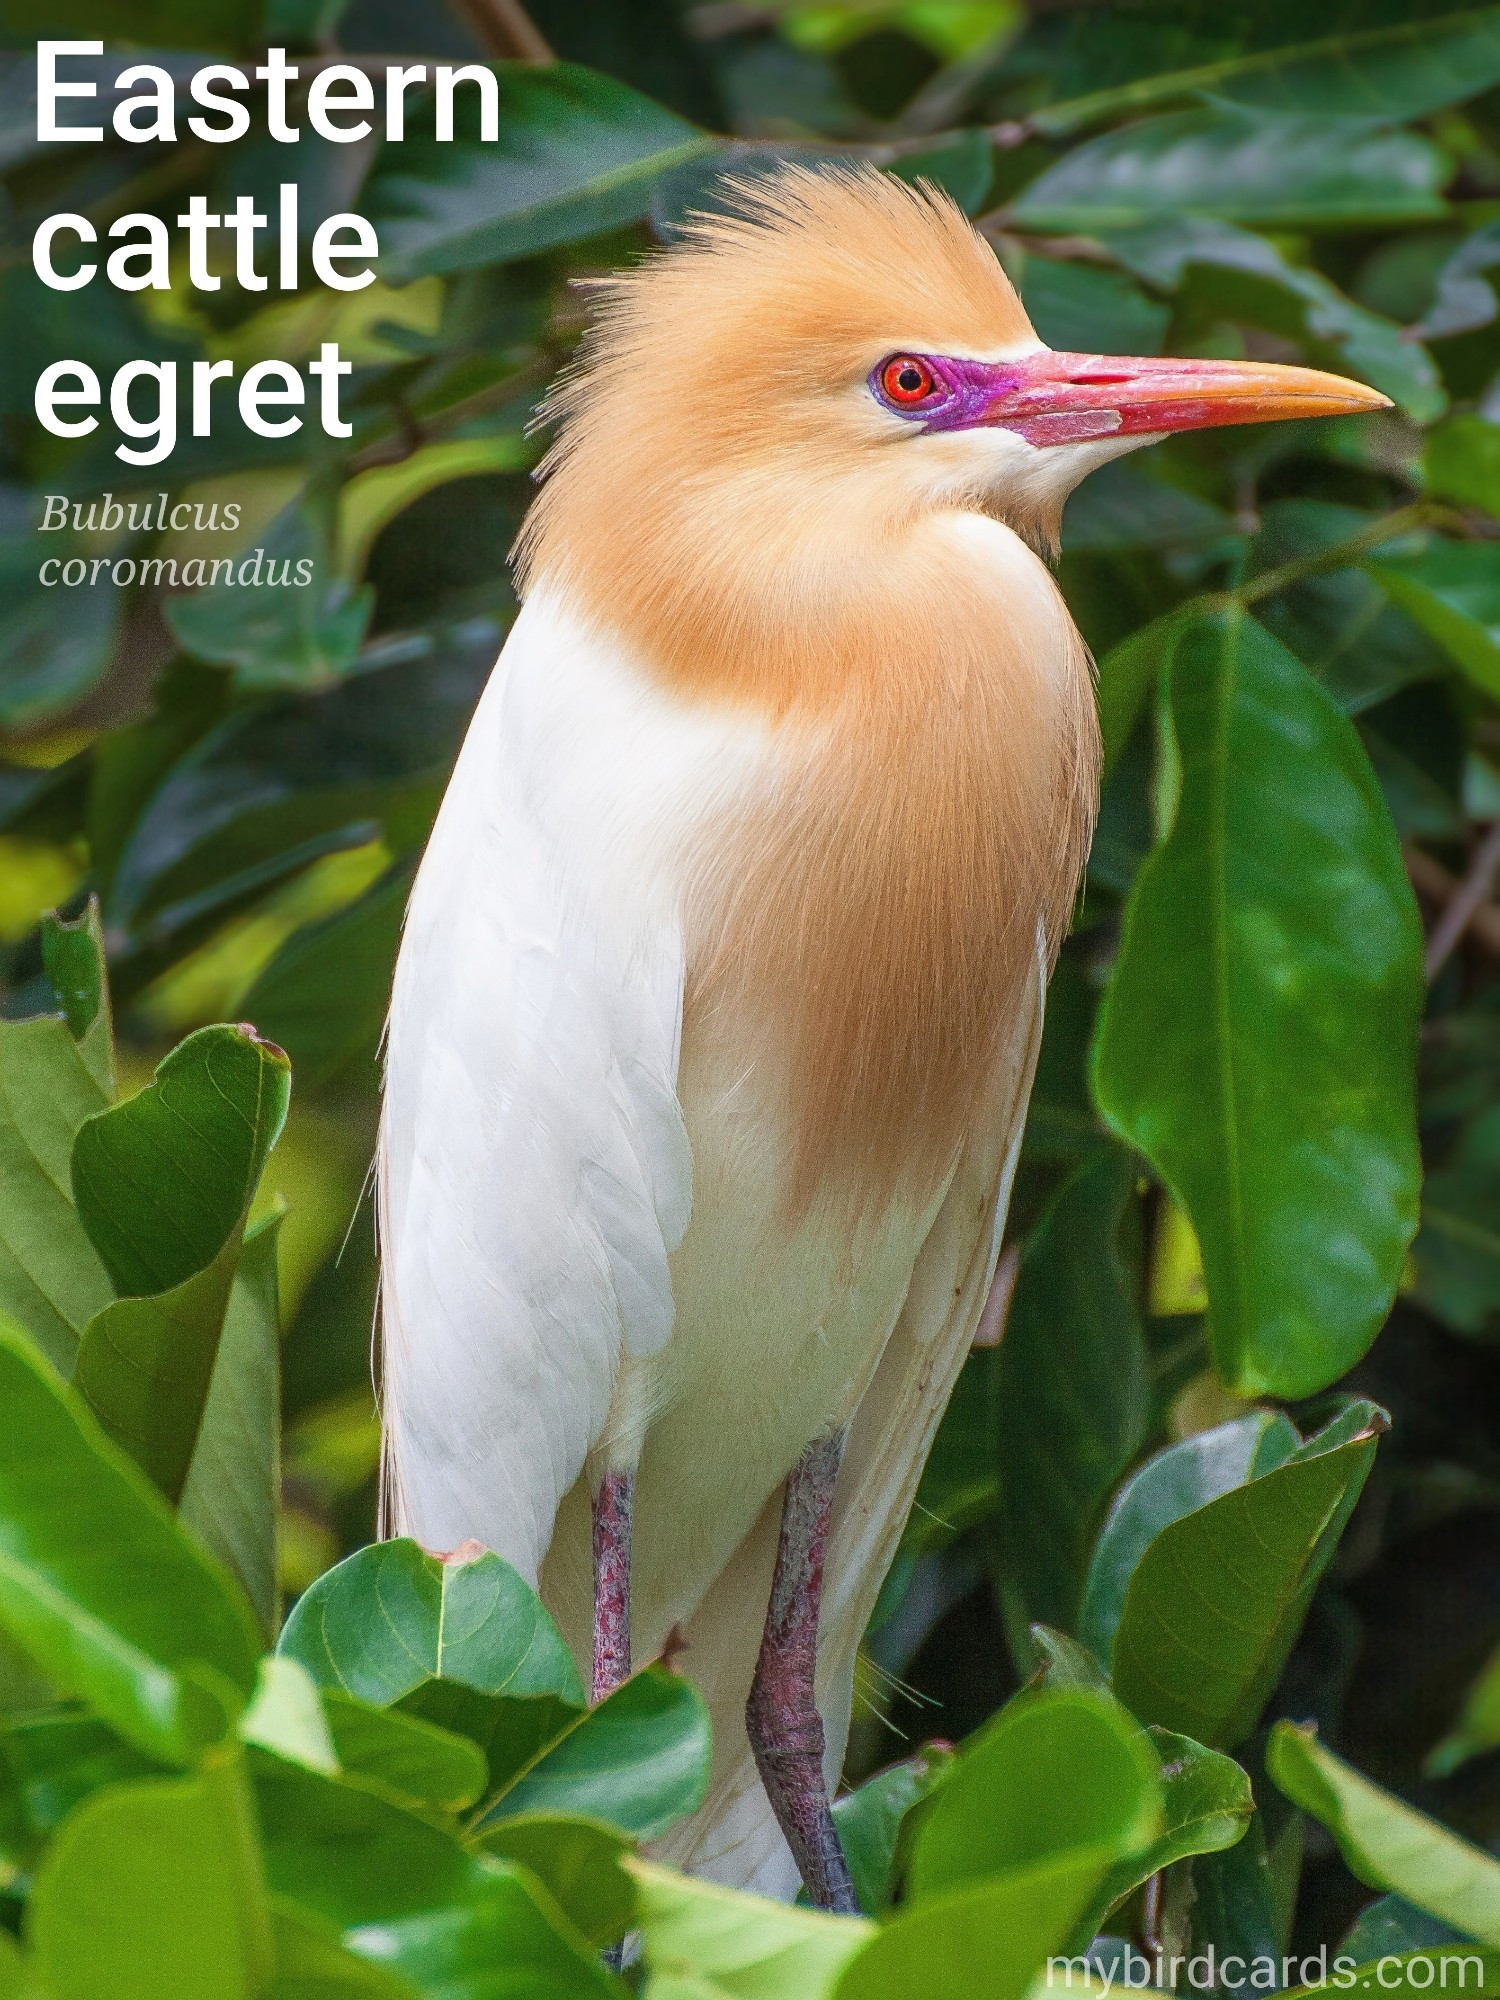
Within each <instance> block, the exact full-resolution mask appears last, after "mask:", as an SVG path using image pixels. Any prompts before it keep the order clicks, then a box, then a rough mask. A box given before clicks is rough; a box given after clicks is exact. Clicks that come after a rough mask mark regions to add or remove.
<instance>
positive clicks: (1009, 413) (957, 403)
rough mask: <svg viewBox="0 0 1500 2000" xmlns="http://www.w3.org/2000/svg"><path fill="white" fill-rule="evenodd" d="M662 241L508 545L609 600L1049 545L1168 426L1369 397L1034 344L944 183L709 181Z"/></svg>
mask: <svg viewBox="0 0 1500 2000" xmlns="http://www.w3.org/2000/svg"><path fill="white" fill-rule="evenodd" d="M728 200H729V206H728V209H727V211H726V212H723V213H716V214H712V215H703V216H699V217H697V218H695V219H694V220H693V221H692V222H691V223H690V224H689V225H688V227H687V228H686V230H685V231H684V232H683V234H682V236H681V238H680V239H679V240H678V241H677V242H676V243H674V244H673V245H672V246H671V247H670V248H668V249H666V250H664V251H661V252H659V253H657V254H656V255H655V256H653V257H651V258H648V259H647V260H646V261H645V262H644V263H643V264H642V265H640V266H639V267H638V268H636V269H635V270H632V271H629V272H626V273H623V274H621V275H619V276H616V277H612V278H608V279H605V280H602V281H600V282H599V283H598V284H597V285H596V288H595V291H596V313H595V318H594V324H593V327H592V330H591V333H590V335H589V336H588V338H587V339H586V340H585V343H584V346H583V349H582V351H581V355H580V359H579V363H578V365H577V366H576V368H575V369H574V370H573V371H572V372H571V374H570V375H569V376H568V377H567V378H565V380H564V381H563V383H562V384H561V385H560V387H559V388H558V390H556V391H555V392H554V395H553V397H552V398H551V400H550V404H549V407H548V412H547V414H548V416H549V417H550V418H551V419H552V420H553V421H555V422H557V423H558V425H559V435H558V439H557V442H556V444H555V445H554V447H553V449H552V451H551V452H550V453H549V455H548V458H547V460H546V462H545V465H544V468H543V469H544V472H545V473H546V474H547V478H546V482H545V484H544V487H543V491H542V494H541V496H540V499H539V502H538V504H537V506H536V508H534V510H533V514H532V518H531V520H530V521H529V523H528V527H527V531H526V533H525V535H524V536H523V541H522V556H523V562H524V564H525V565H526V567H527V568H528V569H529V571H530V572H531V574H533V575H537V574H542V573H544V572H546V571H549V570H558V571H563V572H566V571H570V570H571V571H572V572H573V574H574V575H575V576H576V575H577V574H578V572H579V571H580V569H581V568H582V567H585V566H587V567H588V568H589V569H591V571H592V572H593V574H594V575H595V576H596V577H597V576H599V575H600V573H601V571H603V572H604V573H606V574H607V575H608V576H609V577H610V579H611V580H610V581H609V582H607V583H606V584H605V586H604V587H605V588H606V589H608V590H609V591H610V594H611V599H612V601H613V602H623V600H624V598H626V597H628V596H629V595H630V594H631V591H632V589H636V590H639V589H640V588H649V589H651V590H652V591H653V592H655V593H656V594H657V595H658V596H660V594H661V593H662V592H663V591H665V590H667V589H668V588H670V587H673V585H674V584H681V583H682V582H683V580H684V578H685V577H687V576H689V575H702V576H703V577H704V579H705V582H706V581H707V577H708V573H709V571H710V570H713V569H717V570H718V571H719V574H718V576H717V578H716V580H715V582H714V584H713V590H714V595H715V602H716V603H718V604H720V605H724V604H727V603H730V602H732V601H733V600H734V598H735V596H736V589H737V586H736V584H735V582H734V579H733V578H732V577H730V576H729V575H728V574H727V573H726V572H725V567H724V566H725V564H726V563H729V562H730V561H731V560H733V559H734V558H732V557H731V551H737V552H738V556H737V560H738V561H739V562H740V564H741V566H742V567H743V566H744V565H745V564H746V563H752V562H753V564H754V565H755V566H756V567H757V568H758V570H759V574H760V577H761V579H762V581H764V579H765V577H766V575H767V572H768V569H769V570H773V571H774V570H775V569H777V567H778V566H779V567H780V569H781V571H782V573H783V575H784V578H785V581H786V588H787V591H788V592H790V593H791V595H792V596H793V597H795V596H796V595H797V594H798V592H797V588H796V585H795V582H794V578H795V576H801V577H802V578H803V581H804V584H805V589H804V590H803V592H802V595H803V596H804V597H805V596H806V595H808V594H810V593H813V592H816V591H819V590H822V589H823V588H825V587H826V586H828V585H829V583H830V582H832V583H833V584H834V586H835V588H836V580H837V578H838V576H839V575H841V574H843V573H845V572H846V571H847V567H848V565H849V564H850V562H851V561H853V562H856V563H858V561H859V558H860V557H861V556H867V557H870V556H871V555H872V552H874V553H873V557H872V559H873V560H875V561H879V560H883V559H884V554H885V553H886V552H888V550H889V547H890V545H891V539H892V537H893V536H897V537H899V535H900V534H901V533H902V531H903V530H904V529H907V528H909V527H910V526H911V524H912V522H913V520H914V519H916V518H919V517H921V516H923V515H930V514H931V513H933V512H935V511H943V510H954V509H958V510H970V511H977V512H980V513H983V514H987V515H989V516H990V517H992V518H994V519H996V520H999V521H1002V522H1004V523H1005V524H1006V525H1008V526H1009V527H1011V528H1013V529H1014V530H1015V531H1016V532H1017V533H1018V534H1020V535H1021V536H1023V537H1024V538H1025V539H1026V540H1028V541H1029V542H1031V543H1032V544H1033V545H1041V546H1045V545H1048V544H1055V542H1056V538H1057V531H1058V524H1059V521H1060V517H1061V512H1062V506H1063V502H1064V501H1065V499H1066V498H1067V495H1068V494H1069V492H1070V491H1071V490H1072V489H1073V487H1074V486H1076V485H1077V483H1078V481H1079V480H1080V479H1082V478H1083V477H1084V476H1085V475H1086V474H1087V473H1088V472H1090V471H1092V470H1093V469H1094V468H1095V467H1096V466H1099V465H1101V464H1103V463H1104V462H1105V461H1106V460H1108V459H1111V458H1116V457H1118V456H1119V455H1120V454H1121V453H1122V452H1126V451H1131V450H1134V449H1135V448H1136V447H1137V446H1140V445H1143V444H1149V443H1151V442H1152V441H1153V440H1155V439H1157V438H1159V437H1161V436H1163V435H1165V434H1166V433H1169V432H1172V431H1184V430H1196V429H1201V428H1204V427H1206V426H1209V425H1218V424H1235V423H1259V422H1264V421H1266V420H1267V419H1270V418H1277V417H1308V416H1325V415H1332V414H1335V413H1339V412H1347V411H1358V410H1370V409H1375V408H1379V407H1382V406H1383V405H1384V404H1385V403H1386V398H1385V397H1383V396H1381V395H1379V394H1377V393H1376V392H1375V391H1374V390H1371V389H1367V388H1365V387H1364V386H1363V385H1362V384H1361V383H1358V382H1354V381H1349V380H1346V379H1345V378H1343V377H1341V376H1335V375H1328V374H1323V373H1320V372H1318V371H1315V370H1313V369H1308V368H1292V367H1284V366H1280V365H1277V364H1273V363H1269V362H1256V361H1223V360H1206V359H1188V360H1163V359H1159V358H1156V357H1146V358H1136V357H1122V356H1119V355H1112V354H1066V353H1059V352H1056V351H1054V350H1053V349H1051V348H1049V347H1047V346H1046V345H1045V344H1044V343H1043V342H1042V341H1041V340H1040V339H1039V338H1038V337H1037V334H1036V332H1035V330H1034V329H1033V327H1032V325H1031V322H1030V320H1029V319H1028V318H1027V315H1026V312H1025V309H1024V308H1023V306H1022V304H1021V302H1020V299H1019V298H1018V297H1017V295H1016V292H1015V289H1014V287H1013V286H1012V285H1011V283H1010V280H1009V279H1008V278H1007V277H1006V275H1005V272H1004V271H1003V270H1002V268H1001V266H1000V263H999V261H998V260H997V258H996V257H995V255H994V252H993V251H992V250H991V248H990V246H989V245H988V243H986V242H985V240H984V238H983V237H982V236H981V235H980V234H979V233H978V232H977V231H976V230H975V228H974V227H973V225H972V224H971V223H970V222H969V221H968V220H967V218H966V217H965V216H964V215H963V213H962V212H961V211H960V210H959V209H958V207H957V206H956V205H955V204H954V203H953V202H952V201H951V200H950V199H949V198H948V197H947V196H946V195H945V194H943V193H941V192H940V191H938V190H935V189H932V188H926V187H912V186H910V185H908V184H906V183H904V182H902V181H898V180H895V179H893V178H892V177H890V176H889V175H885V174H881V173H877V172H876V171H874V170H873V169H870V168H864V167H822V168H818V169H809V168H805V167H786V168H783V169H782V170H780V172H778V173H777V174H776V175H775V176H773V177H770V178H768V179H764V180H759V181H756V182H754V183H750V184H746V185H740V186H733V187H731V188H730V190H729V196H728Z"/></svg>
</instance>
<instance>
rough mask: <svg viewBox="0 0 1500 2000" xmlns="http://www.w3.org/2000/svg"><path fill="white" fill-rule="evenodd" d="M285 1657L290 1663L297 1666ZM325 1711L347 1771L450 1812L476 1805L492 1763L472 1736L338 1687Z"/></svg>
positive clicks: (327, 1696)
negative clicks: (341, 1691) (360, 1698)
mask: <svg viewBox="0 0 1500 2000" xmlns="http://www.w3.org/2000/svg"><path fill="white" fill-rule="evenodd" d="M280 1657H281V1658H282V1663H283V1664H284V1665H286V1666H291V1665H292V1664H293V1662H292V1661H291V1660H290V1658H288V1657H286V1656H284V1655H283V1656H280ZM323 1709H324V1713H325V1714H326V1716H327V1718H328V1727H329V1729H330V1731H331V1732H332V1736H333V1743H334V1748H335V1749H336V1750H337V1752H338V1761H339V1763H340V1764H341V1765H342V1766H343V1768H344V1769H345V1770H346V1771H353V1772H356V1773H358V1774H359V1775H360V1776H362V1777H366V1778H374V1779H377V1780H378V1781H379V1783H380V1784H382V1785H384V1786H385V1787H386V1789H387V1790H388V1791H392V1792H395V1793H396V1794H397V1795H398V1796H400V1797H402V1798H406V1799H412V1800H415V1801H417V1802H418V1803H420V1804H424V1805H435V1806H442V1807H444V1808H446V1809H447V1810H448V1811H450V1812H457V1811H458V1810H459V1808H460V1807H463V1806H470V1805H473V1803H474V1801H475V1800H476V1799H477V1798H478V1797H479V1794H480V1793H481V1792H482V1791H483V1790H484V1782H485V1778H486V1776H487V1774H488V1767H487V1765H486V1764H485V1760H484V1756H483V1754H482V1752H481V1751H480V1750H479V1749H478V1747H477V1746H476V1745H475V1744H473V1743H471V1742H470V1741H469V1739H468V1737H466V1736H457V1735H455V1734H454V1733H453V1731H452V1730H450V1729H439V1728H438V1727H437V1725H436V1724H435V1723H431V1722H423V1721H422V1720H421V1718H420V1717H418V1716H415V1715H402V1714H401V1713H400V1712H399V1711H397V1710H394V1709H387V1708H372V1707H371V1706H370V1704H369V1703H368V1702H363V1701H356V1700H355V1699H354V1698H353V1696H351V1695H346V1694H339V1693H337V1692H336V1691H335V1690H334V1689H332V1688H325V1689H324V1691H323Z"/></svg>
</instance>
